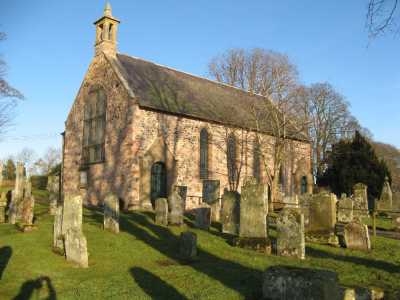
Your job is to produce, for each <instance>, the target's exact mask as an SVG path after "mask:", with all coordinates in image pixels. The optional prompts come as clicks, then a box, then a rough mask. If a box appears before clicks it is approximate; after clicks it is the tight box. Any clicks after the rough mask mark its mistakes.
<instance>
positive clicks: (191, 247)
mask: <svg viewBox="0 0 400 300" xmlns="http://www.w3.org/2000/svg"><path fill="white" fill-rule="evenodd" d="M179 254H180V257H181V258H182V259H184V260H191V259H194V258H196V257H197V235H196V234H195V233H193V232H190V231H185V232H182V233H181V235H180V238H179Z"/></svg>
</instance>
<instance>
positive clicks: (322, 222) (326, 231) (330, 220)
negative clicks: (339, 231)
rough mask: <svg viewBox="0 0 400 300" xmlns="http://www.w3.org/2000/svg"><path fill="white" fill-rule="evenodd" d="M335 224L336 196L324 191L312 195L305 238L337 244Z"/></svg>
mask: <svg viewBox="0 0 400 300" xmlns="http://www.w3.org/2000/svg"><path fill="white" fill-rule="evenodd" d="M335 224H336V196H335V195H334V194H332V193H329V192H326V191H323V192H321V193H319V194H316V195H313V197H312V199H311V200H310V203H309V223H308V226H307V228H306V232H307V238H308V239H310V240H314V241H317V242H318V241H319V242H327V243H330V244H337V238H336V236H335Z"/></svg>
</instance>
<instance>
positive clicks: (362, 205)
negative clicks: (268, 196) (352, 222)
mask: <svg viewBox="0 0 400 300" xmlns="http://www.w3.org/2000/svg"><path fill="white" fill-rule="evenodd" d="M367 189H368V187H367V186H366V185H365V184H363V183H357V184H356V185H354V186H353V201H354V205H353V210H354V212H353V214H354V216H356V217H367V216H368V193H367Z"/></svg>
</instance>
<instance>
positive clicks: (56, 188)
mask: <svg viewBox="0 0 400 300" xmlns="http://www.w3.org/2000/svg"><path fill="white" fill-rule="evenodd" d="M47 190H48V191H49V204H50V205H49V213H50V215H52V216H53V215H54V214H55V213H56V209H57V205H58V198H59V195H60V177H59V176H49V178H48V181H47Z"/></svg>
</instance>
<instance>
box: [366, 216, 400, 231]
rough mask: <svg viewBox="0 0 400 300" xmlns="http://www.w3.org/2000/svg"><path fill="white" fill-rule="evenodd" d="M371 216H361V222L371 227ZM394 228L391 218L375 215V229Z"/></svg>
mask: <svg viewBox="0 0 400 300" xmlns="http://www.w3.org/2000/svg"><path fill="white" fill-rule="evenodd" d="M372 220H373V219H372V217H370V218H363V220H362V221H363V223H364V224H366V225H368V227H370V228H372V223H373V221H372ZM394 228H395V226H394V224H393V221H392V218H390V217H385V216H377V217H376V229H378V230H393V229H394Z"/></svg>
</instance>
